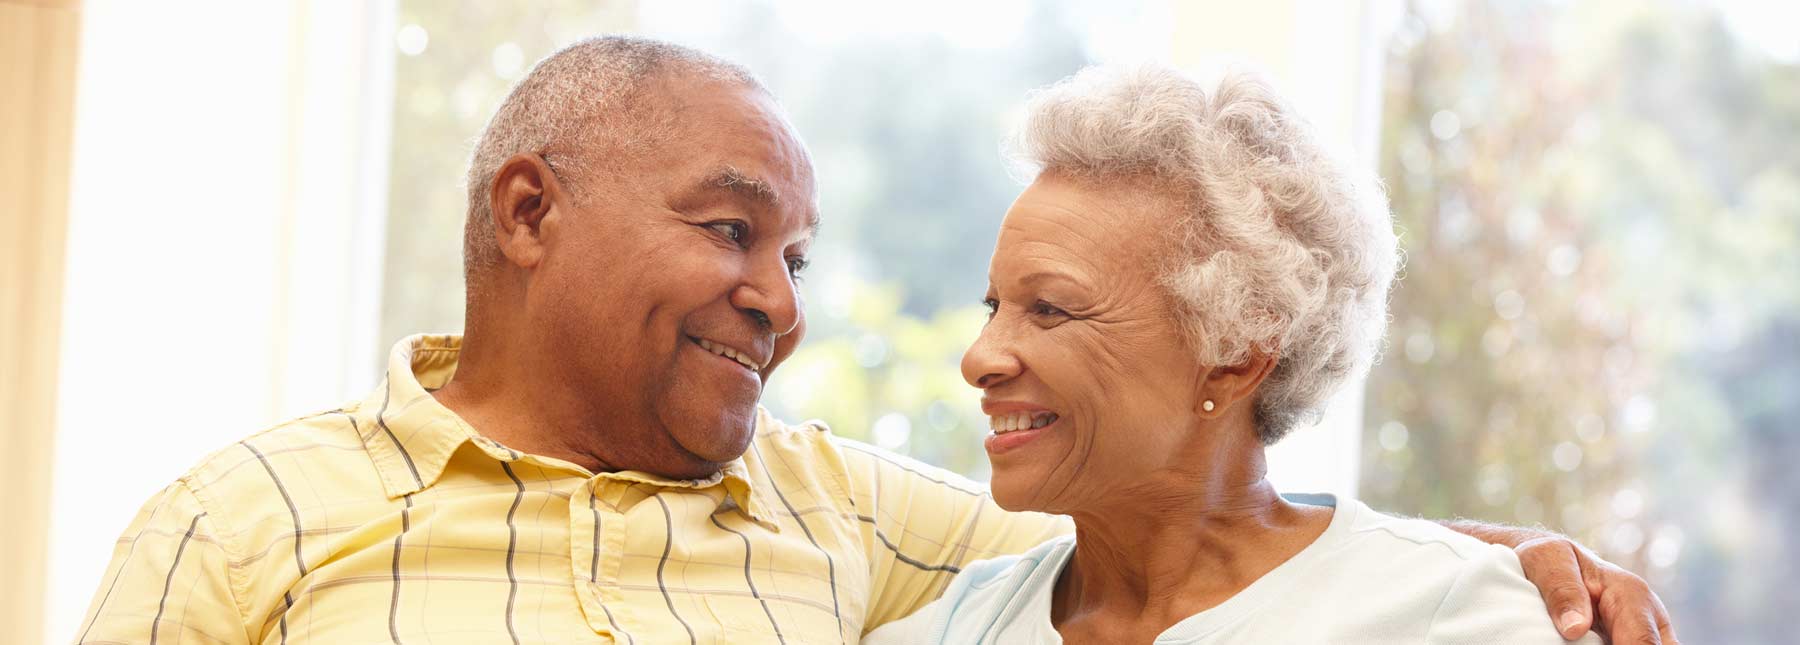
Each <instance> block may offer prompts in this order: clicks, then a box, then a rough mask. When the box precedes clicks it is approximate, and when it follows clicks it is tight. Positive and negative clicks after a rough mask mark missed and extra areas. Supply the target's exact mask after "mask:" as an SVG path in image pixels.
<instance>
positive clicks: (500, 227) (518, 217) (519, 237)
mask: <svg viewBox="0 0 1800 645" xmlns="http://www.w3.org/2000/svg"><path fill="white" fill-rule="evenodd" d="M563 194H564V193H563V189H562V182H561V181H559V180H558V179H557V177H556V173H554V172H552V171H551V170H550V164H548V163H546V162H545V161H544V158H543V157H542V156H539V155H537V154H533V153H520V154H516V155H513V156H512V157H511V158H509V159H507V160H506V162H505V163H502V164H500V169H499V170H498V171H496V172H495V173H494V182H493V185H491V186H489V188H488V212H489V213H490V215H491V216H492V218H493V226H494V241H495V242H496V243H497V244H499V246H500V253H501V255H504V256H506V259H507V261H509V262H511V263H513V264H514V265H515V266H518V267H520V268H525V269H529V268H532V267H535V266H537V264H538V263H539V262H542V261H543V258H544V251H545V239H544V232H545V226H544V225H545V223H546V220H550V219H552V218H553V217H554V215H555V214H556V211H555V206H557V205H559V204H562V203H564V201H563Z"/></svg>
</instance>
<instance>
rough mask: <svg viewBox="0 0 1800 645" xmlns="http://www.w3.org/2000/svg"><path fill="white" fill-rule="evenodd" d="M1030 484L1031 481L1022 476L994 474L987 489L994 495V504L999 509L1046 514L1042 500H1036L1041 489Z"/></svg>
mask: <svg viewBox="0 0 1800 645" xmlns="http://www.w3.org/2000/svg"><path fill="white" fill-rule="evenodd" d="M1039 481H1041V480H1039ZM1031 482H1032V479H1031V478H1030V477H1026V476H1024V475H1023V474H1013V475H1008V474H1004V473H1001V472H995V473H994V476H993V478H992V480H991V481H990V482H989V488H990V489H991V490H992V491H993V495H994V503H995V504H998V505H999V506H1000V508H1004V509H1006V510H1009V511H1012V512H1014V513H1020V512H1025V511H1034V512H1040V513H1041V512H1046V511H1045V509H1044V507H1043V500H1041V499H1038V495H1039V494H1041V493H1042V492H1043V489H1042V488H1040V487H1037V486H1033V485H1031Z"/></svg>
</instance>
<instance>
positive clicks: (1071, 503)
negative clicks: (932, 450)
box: [962, 175, 1206, 513]
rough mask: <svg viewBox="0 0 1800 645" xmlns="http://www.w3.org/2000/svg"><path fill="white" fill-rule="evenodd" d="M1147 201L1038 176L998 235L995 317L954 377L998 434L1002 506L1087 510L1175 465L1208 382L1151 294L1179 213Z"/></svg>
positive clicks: (1162, 295)
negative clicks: (977, 395)
mask: <svg viewBox="0 0 1800 645" xmlns="http://www.w3.org/2000/svg"><path fill="white" fill-rule="evenodd" d="M1155 195H1156V192H1155V191H1154V190H1153V189H1152V188H1151V187H1150V186H1149V184H1148V183H1147V182H1129V181H1128V182H1116V181H1111V182H1099V181H1087V180H1078V179H1068V178H1062V177H1057V176H1051V175H1046V176H1042V177H1039V178H1038V180H1037V181H1036V182H1034V183H1033V184H1032V185H1031V186H1030V187H1028V188H1027V189H1026V190H1025V192H1024V194H1021V195H1019V198H1018V200H1017V201H1015V202H1013V205H1012V208H1011V209H1010V210H1008V211H1007V213H1006V219H1005V221H1004V222H1002V223H1001V225H1000V240H999V243H998V244H997V245H996V247H995V249H994V258H993V261H992V262H991V263H990V264H989V267H988V283H989V285H988V291H987V299H986V300H987V304H988V306H989V307H990V309H991V310H992V311H993V315H992V316H991V317H990V318H989V320H988V323H987V326H985V327H983V328H982V331H981V336H980V337H979V338H977V339H976V340H975V343H974V344H973V345H972V346H970V347H969V350H968V352H967V353H965V354H964V355H963V361H962V372H963V378H964V379H966V380H967V381H968V382H969V384H970V385H974V386H975V387H978V388H981V389H982V391H983V392H982V410H983V411H984V412H986V413H987V414H988V416H989V417H990V419H991V420H992V423H993V428H994V434H991V435H989V436H988V437H987V440H986V447H987V452H988V457H989V459H990V460H992V462H993V491H994V499H995V501H997V502H999V504H1000V505H1001V506H1002V507H1005V508H1007V509H1010V510H1036V511H1046V512H1057V513H1069V512H1073V511H1079V510H1082V509H1084V508H1094V507H1095V505H1097V504H1106V503H1108V501H1107V500H1108V499H1110V498H1114V497H1116V496H1119V495H1121V494H1129V493H1131V490H1132V488H1133V486H1134V485H1148V481H1147V475H1149V474H1151V473H1154V472H1157V471H1160V470H1162V469H1164V468H1166V467H1169V466H1172V465H1175V464H1176V463H1178V461H1179V453H1180V452H1183V450H1182V448H1183V446H1184V444H1186V442H1187V439H1188V435H1189V432H1190V428H1192V427H1193V421H1194V418H1195V405H1194V403H1195V401H1194V399H1195V397H1196V393H1197V392H1198V391H1199V390H1198V387H1199V382H1200V379H1202V378H1203V377H1204V376H1205V374H1206V370H1205V368H1204V367H1203V366H1201V365H1199V363H1198V361H1196V360H1195V359H1194V358H1193V352H1192V351H1190V350H1189V349H1188V347H1189V346H1188V345H1187V344H1186V343H1184V342H1183V340H1182V332H1181V330H1180V328H1179V327H1178V326H1177V322H1176V311H1175V308H1174V306H1173V304H1172V302H1171V301H1170V299H1169V297H1168V296H1167V295H1166V293H1167V292H1166V291H1165V290H1164V289H1163V288H1162V287H1161V286H1160V285H1158V284H1157V282H1156V268H1157V264H1158V260H1159V255H1158V254H1159V252H1160V250H1161V249H1163V248H1165V246H1166V245H1165V244H1163V243H1162V242H1163V241H1164V240H1165V239H1166V238H1167V236H1168V235H1171V232H1170V230H1169V228H1168V226H1167V222H1168V221H1169V219H1168V217H1167V212H1168V211H1167V210H1166V209H1169V208H1174V207H1175V206H1174V205H1173V202H1172V201H1171V200H1166V199H1161V198H1158V197H1155ZM1017 428H1023V429H1017Z"/></svg>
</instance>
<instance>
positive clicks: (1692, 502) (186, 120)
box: [0, 0, 1800, 643]
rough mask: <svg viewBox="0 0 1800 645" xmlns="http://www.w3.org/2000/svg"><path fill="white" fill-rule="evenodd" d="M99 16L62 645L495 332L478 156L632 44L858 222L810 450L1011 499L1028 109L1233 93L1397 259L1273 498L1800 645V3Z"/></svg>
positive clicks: (1724, 628) (845, 260)
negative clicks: (404, 341)
mask: <svg viewBox="0 0 1800 645" xmlns="http://www.w3.org/2000/svg"><path fill="white" fill-rule="evenodd" d="M0 4H7V3H5V2H0ZM27 4H29V3H27ZM50 4H53V5H54V4H57V3H54V2H52V3H50ZM69 4H76V3H69ZM79 4H80V38H79V40H80V45H79V53H78V61H79V62H78V64H77V65H76V74H75V81H74V82H75V100H74V106H75V107H74V113H73V114H74V127H73V133H74V134H73V146H72V150H73V152H72V157H73V162H72V164H71V171H70V183H71V188H70V190H69V194H70V197H69V205H68V208H67V214H66V217H67V238H68V241H67V248H66V263H65V265H64V269H63V271H64V278H63V279H62V280H61V285H62V286H61V292H60V298H61V301H62V307H61V316H60V322H59V323H58V324H59V325H60V329H61V340H60V347H61V352H60V361H59V367H58V370H57V372H56V376H55V377H54V378H55V379H56V382H57V383H58V384H59V386H58V393H57V398H56V401H57V402H56V405H55V415H56V423H55V425H54V426H53V427H44V428H8V429H6V430H5V432H7V433H15V434H17V435H18V436H20V437H22V436H24V433H40V434H39V435H38V436H44V435H49V436H51V437H53V439H54V444H55V448H54V457H53V459H52V460H51V461H50V463H51V464H52V467H51V468H52V474H51V476H50V477H51V486H50V502H49V505H48V508H49V513H48V517H47V518H43V519H44V521H27V522H25V525H24V529H23V530H26V531H40V532H47V533H46V535H47V536H48V538H47V543H48V549H47V550H48V553H47V554H45V553H43V552H42V549H39V550H38V551H36V552H26V553H3V554H0V557H5V558H47V571H46V572H45V576H44V577H45V580H46V581H47V582H44V583H43V585H44V586H43V589H44V591H43V595H42V598H43V599H44V600H43V609H42V613H43V616H44V622H43V625H42V627H41V629H31V630H29V631H26V632H24V633H27V634H32V635H34V636H32V638H34V639H35V638H38V637H39V635H41V638H42V640H45V641H48V642H63V641H65V640H66V639H67V638H68V637H69V635H70V634H72V633H74V631H75V630H76V627H77V625H78V624H79V622H80V621H81V619H82V617H83V612H84V611H85V609H86V607H87V603H88V601H89V598H90V596H91V594H92V593H93V591H94V589H95V588H96V587H97V586H99V585H100V584H101V582H102V581H101V576H102V573H103V569H104V566H105V564H106V559H107V556H108V554H109V553H110V552H111V547H112V545H113V543H114V541H115V540H116V539H117V538H118V534H119V531H120V530H121V529H123V528H124V526H125V525H126V523H127V522H128V521H129V520H130V518H131V515H132V514H133V513H134V512H135V511H136V509H137V508H138V506H139V505H140V504H141V503H143V501H144V500H145V499H146V498H148V497H149V496H150V495H151V494H152V493H153V492H154V491H156V490H157V489H159V488H160V487H161V486H163V485H165V484H167V483H168V482H169V481H171V480H172V479H173V478H175V477H177V476H179V475H180V473H181V472H182V471H183V470H185V469H186V468H187V467H188V466H189V465H191V464H192V463H194V462H195V461H196V460H198V459H200V458H202V457H203V456H204V455H205V454H206V453H208V452H210V451H212V450H215V449H218V448H221V447H223V446H225V445H227V444H229V443H231V442H233V441H236V440H237V439H239V438H242V437H243V436H245V435H247V434H249V433H250V432H253V431H255V430H257V429H259V428H262V427H266V426H268V425H270V424H272V423H275V422H278V421H280V420H283V419H286V418H290V417H293V416H297V415H300V414H303V413H306V412H308V411H312V410H318V409H325V408H330V407H334V406H336V405H337V404H339V403H340V402H342V401H343V400H346V399H349V398H352V397H358V396H361V395H362V393H363V392H364V391H365V390H366V389H367V388H370V387H373V386H374V385H375V384H376V383H377V380H378V379H379V378H380V376H381V372H380V370H381V367H382V366H381V363H380V361H381V357H382V356H383V354H384V353H385V351H386V349H387V347H388V346H390V345H391V344H392V343H393V342H395V341H396V340H397V339H399V338H400V337H402V336H404V335H407V334H410V333H414V332H421V331H434V332H443V331H457V330H459V329H460V328H461V317H462V305H463V302H462V283H461V258H460V239H461V232H462V221H463V217H464V192H463V187H462V186H461V178H462V176H463V171H464V169H465V164H466V160H467V157H468V152H469V148H470V146H471V144H472V142H473V140H474V138H475V137H476V135H477V134H478V133H479V132H480V129H481V127H482V126H483V125H484V124H485V121H486V119H487V117H488V116H489V115H490V114H491V113H492V111H493V109H494V108H495V107H496V106H497V104H498V103H499V101H500V99H501V98H502V97H503V96H504V94H505V92H506V91H507V89H508V88H509V86H510V84H511V83H513V82H514V81H516V80H517V79H518V78H520V77H521V76H522V75H523V74H524V73H525V72H526V71H528V70H529V69H530V67H531V65H532V64H533V62H534V61H536V60H538V59H539V58H541V57H543V56H545V55H547V54H549V53H551V52H552V51H554V50H555V49H556V48H558V47H559V46H561V45H564V44H567V43H569V42H571V41H573V40H575V39H577V38H580V37H583V36H587V35H594V34H599V33H607V32H634V33H640V34H645V35H650V36H655V37H659V38H666V39H669V40H673V41H675V42H679V43H683V44H687V45H691V46H696V47H699V48H702V49H705V50H708V51H711V52H713V53H716V54H719V55H722V56H724V57H726V58H729V59H732V60H735V61H737V62H740V63H743V64H745V65H746V66H748V67H749V68H750V69H752V70H753V71H755V72H756V73H757V74H759V75H760V76H761V77H762V79H763V80H764V82H765V83H766V84H767V85H768V86H769V87H770V89H771V90H772V91H773V92H774V93H775V94H776V95H777V96H778V97H779V98H780V100H781V101H782V102H783V104H784V105H785V106H786V107H787V109H788V110H789V111H790V113H791V117H792V120H793V122H794V123H795V124H796V127H797V128H798V130H799V132H800V134H801V136H802V138H804V139H805V140H806V142H807V143H808V145H809V146H810V148H811V150H812V153H813V157H814V161H815V164H816V167H817V171H818V178H819V186H820V200H821V205H822V208H823V211H824V213H825V224H824V227H823V238H822V239H821V240H820V242H819V243H818V244H816V245H815V247H814V249H815V251H814V264H813V268H812V269H811V270H810V273H809V278H808V281H807V282H806V283H805V286H804V294H805V297H806V299H807V307H808V309H807V313H808V320H809V326H810V331H809V336H808V339H807V341H806V342H805V344H804V345H803V347H802V348H801V350H800V351H799V352H798V353H797V354H795V356H794V357H793V358H792V359H790V360H789V361H788V362H787V364H786V365H785V366H784V367H782V369H781V371H780V372H779V373H778V374H777V375H776V376H775V378H774V381H773V383H772V384H771V387H770V390H769V392H767V394H766V396H765V404H766V405H768V406H769V407H770V408H771V409H773V410H774V411H775V412H776V413H777V414H778V415H780V416H783V417H786V418H789V419H793V420H800V419H805V418H820V419H823V420H825V421H827V422H828V423H829V424H830V425H831V426H832V427H833V428H834V430H835V431H836V432H838V433H840V434H843V435H846V436H850V437H854V438H857V439H862V440H865V441H869V442H871V443H874V444H877V445H880V446H883V447H886V448H889V449H892V450H896V451H900V452H905V453H908V454H911V455H914V456H916V457H918V458H920V459H923V460H925V461H928V462H931V463H935V464H939V465H942V466H945V467H947V468H950V469H953V470H956V471H959V472H963V473H966V474H968V475H969V476H971V477H975V478H977V479H984V478H985V477H986V470H987V465H986V459H985V456H984V455H983V452H982V450H981V448H980V443H979V436H980V435H981V434H983V433H985V432H986V421H985V418H984V417H982V416H981V415H980V412H979V410H978V409H977V408H976V406H975V403H974V401H975V398H976V392H975V391H974V390H972V389H971V388H969V387H968V386H967V385H966V384H964V383H963V381H962V378H961V376H960V373H959V372H958V369H957V362H958V359H959V358H960V356H961V353H962V350H963V348H964V347H965V346H966V345H967V343H968V342H969V341H970V340H971V339H972V338H974V335H975V333H976V330H977V329H978V327H979V325H980V321H981V319H982V313H981V312H982V308H981V307H980V305H979V304H978V300H979V299H980V297H981V295H982V293H983V290H984V288H985V276H986V265H987V259H988V254H989V252H990V251H991V249H992V245H993V241H994V237H995V233H996V230H997V224H998V222H999V218H1000V216H1001V214H1002V213H1003V212H1004V211H1005V209H1006V206H1007V204H1008V203H1009V202H1010V201H1011V199H1012V198H1013V197H1014V196H1015V195H1016V194H1017V192H1018V191H1019V190H1020V188H1021V187H1020V185H1019V184H1018V183H1017V182H1016V181H1014V180H1013V179H1011V178H1010V177H1009V175H1008V174H1007V171H1006V168H1005V166H1004V165H1003V163H1002V159H1001V156H1000V147H999V142H1000V139H1001V137H1002V135H1003V134H1004V133H1005V131H1006V128H1007V126H1008V125H1009V124H1010V123H1011V122H1013V120H1015V119H1016V118H1017V117H1018V110H1019V108H1020V106H1021V104H1022V102H1023V98H1024V96H1025V94H1026V93H1027V92H1028V91H1029V90H1030V89H1032V88H1034V87H1038V86H1042V85H1044V84H1047V83H1050V82H1053V81H1056V80H1058V79H1060V78H1063V77H1065V76H1067V75H1069V74H1071V73H1073V72H1074V71H1076V70H1077V69H1079V68H1080V67H1082V66H1083V65H1087V64H1090V63H1094V62H1101V61H1115V60H1136V59H1160V60H1164V61H1168V62H1171V63H1173V64H1176V65H1179V66H1183V67H1186V68H1190V69H1199V68H1200V67H1201V66H1204V65H1209V64H1212V63H1214V62H1216V61H1218V60H1219V59H1221V57H1224V58H1229V59H1233V60H1237V61H1240V62H1242V63H1246V64H1249V65H1252V66H1254V67H1257V68H1260V69H1262V70H1263V71H1265V72H1267V73H1268V74H1270V75H1271V76H1273V77H1274V78H1275V79H1276V80H1277V83H1278V86H1279V87H1281V88H1282V90H1283V91H1284V93H1285V94H1287V95H1288V96H1290V97H1291V98H1293V99H1294V100H1295V102H1296V103H1297V104H1299V105H1300V106H1301V107H1302V109H1303V111H1305V112H1306V113H1307V114H1308V115H1309V116H1310V117H1311V118H1312V119H1313V120H1314V121H1315V123H1317V124H1318V125H1319V127H1320V129H1321V130H1322V132H1323V133H1324V134H1325V135H1326V137H1327V138H1328V139H1329V140H1331V141H1332V142H1334V143H1335V144H1338V145H1342V146H1347V147H1350V148H1352V149H1354V150H1355V152H1356V157H1357V158H1358V159H1361V160H1363V161H1365V162H1367V163H1370V164H1374V165H1376V167H1377V168H1378V169H1379V172H1380V174H1381V176H1382V177H1383V179H1384V181H1385V182H1386V185H1387V188H1388V192H1389V196H1390V198H1391V200H1392V203H1393V207H1394V213H1395V217H1396V225H1397V226H1398V228H1399V231H1400V233H1401V236H1402V238H1401V239H1402V244H1403V246H1404V248H1405V250H1406V254H1407V269H1406V271H1405V274H1404V276H1403V279H1402V280H1401V282H1400V283H1399V286H1398V288H1397V289H1396V291H1395V293H1394V296H1393V299H1392V302H1393V312H1392V326H1391V329H1390V331H1389V342H1388V348H1387V351H1386V354H1385V358H1384V360H1383V362H1382V363H1381V364H1380V365H1378V366H1377V367H1376V368H1375V370H1374V372H1373V373H1372V374H1371V375H1370V377H1369V378H1368V380H1367V382H1366V383H1355V384H1352V386H1351V387H1349V388H1348V389H1347V390H1346V391H1345V392H1344V393H1343V394H1342V395H1341V396H1339V397H1338V399H1337V400H1336V402H1335V403H1334V404H1333V406H1332V408H1331V410H1330V412H1329V413H1328V415H1327V417H1326V419H1325V421H1324V422H1323V423H1322V424H1321V425H1320V426H1319V427H1316V428H1310V429H1305V430H1301V431H1298V432H1296V434H1295V435H1294V436H1293V437H1292V438H1290V439H1288V440H1287V441H1285V442H1284V443H1283V444H1281V445H1279V446H1277V447H1276V448H1275V449H1274V454H1275V463H1274V473H1273V477H1274V479H1275V480H1276V482H1277V484H1278V485H1279V486H1281V487H1282V488H1283V489H1285V490H1294V491H1314V490H1323V491H1333V492H1338V493H1342V494H1351V495H1356V496H1358V497H1360V498H1362V499H1364V500H1367V501H1368V502H1369V503H1370V504H1371V505H1373V506H1376V507H1378V508H1382V509H1385V510H1388V511H1390V512H1394V513H1398V514H1406V515H1427V516H1432V517H1454V516H1461V517H1470V518H1478V519H1484V520H1493V521H1500V522H1508V523H1517V524H1524V525H1541V526H1544V527H1548V528H1550V529H1553V530H1557V531H1563V532H1567V533H1569V534H1570V535H1573V536H1575V537H1576V538H1577V539H1579V540H1581V541H1582V542H1584V543H1585V544H1588V545H1590V546H1592V547H1594V548H1595V549H1596V550H1597V551H1599V552H1600V553H1601V554H1602V555H1604V556H1605V557H1607V558H1609V559H1611V560H1613V561H1615V562H1618V563H1620V564H1622V565H1624V566H1626V567H1627V568H1630V569H1632V570H1633V571H1636V572H1639V573H1641V574H1642V575H1644V576H1645V577H1646V578H1648V579H1649V580H1650V582H1651V584H1652V585H1653V586H1654V587H1655V588H1656V589H1657V590H1658V592H1659V593H1660V594H1661V595H1662V598H1663V599H1664V600H1665V601H1666V602H1667V603H1668V605H1669V608H1670V611H1671V613H1672V614H1673V615H1674V617H1675V620H1676V624H1677V626H1678V627H1679V628H1680V631H1681V633H1682V634H1683V636H1684V637H1685V638H1684V642H1718V643H1775V642H1782V641H1783V639H1784V638H1789V637H1790V636H1789V635H1790V634H1791V633H1792V631H1793V626H1792V613H1793V609H1794V608H1795V607H1800V589H1797V588H1796V587H1795V585H1794V584H1793V582H1794V581H1795V580H1800V560H1797V559H1796V555H1797V554H1796V550H1797V549H1796V545H1797V544H1800V538H1797V537H1796V531H1800V474H1796V473H1797V472H1800V471H1797V470H1796V469H1794V468H1792V467H1790V464H1791V463H1793V462H1796V461H1800V422H1797V421H1795V419H1800V279H1797V278H1800V37H1797V36H1795V30H1794V25H1797V24H1800V9H1796V5H1794V4H1792V3H1780V2H1749V1H1743V2H1738V1H1726V0H1719V1H1714V2H1706V1H1699V0H1694V1H1678V0H1665V1H1662V2H1580V3H1573V2H1561V1H1556V0H1539V1H1519V0H1482V1H1474V0H1472V1H1468V2H1405V1H1403V0H1366V1H1363V2H1350V1H1335V0H1276V1H1271V2H1261V3H1236V2H1226V1H1223V0H1209V1H1201V2H1175V1H1171V0H1127V1H1120V2H1107V3H1093V2H1074V1H1059V0H1035V1H1032V0H1006V1H999V2H967V1H965V0H957V1H951V0H925V1H920V2H910V3H856V2H843V1H841V0H840V1H827V0H803V1H792V2H768V1H763V2H729V3H727V2H697V1H690V0H683V1H656V2H641V3H640V2H594V1H583V2H576V1H573V0H554V1H550V2H534V3H530V4H525V3H517V4H502V3H492V2H477V1H474V0H463V1H456V2H437V1H426V0H387V1H385V2H372V3H366V4H364V3H317V4H314V3H310V2H303V1H301V0H291V1H288V2H273V3H210V4H196V3H127V2H122V1H114V2H102V1H90V2H86V3H79ZM0 15H9V16H10V15H11V14H0ZM6 217H9V218H11V217H16V215H15V214H14V213H6ZM56 217H62V215H57V216H56ZM0 359H5V357H4V356H0ZM0 368H5V369H11V366H9V365H0ZM44 457H46V458H48V457H50V455H48V454H46V455H44ZM15 530H16V529H15ZM33 584H36V583H33ZM3 635H4V634H0V636H3ZM0 640H4V638H0Z"/></svg>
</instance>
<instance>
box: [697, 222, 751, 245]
mask: <svg viewBox="0 0 1800 645" xmlns="http://www.w3.org/2000/svg"><path fill="white" fill-rule="evenodd" d="M706 226H707V228H710V229H712V230H713V232H715V233H718V234H719V235H721V236H724V238H725V239H727V240H731V241H733V242H742V241H744V235H745V233H747V232H748V230H747V228H746V227H745V226H744V224H743V223H742V222H713V223H711V224H707V225H706Z"/></svg>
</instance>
